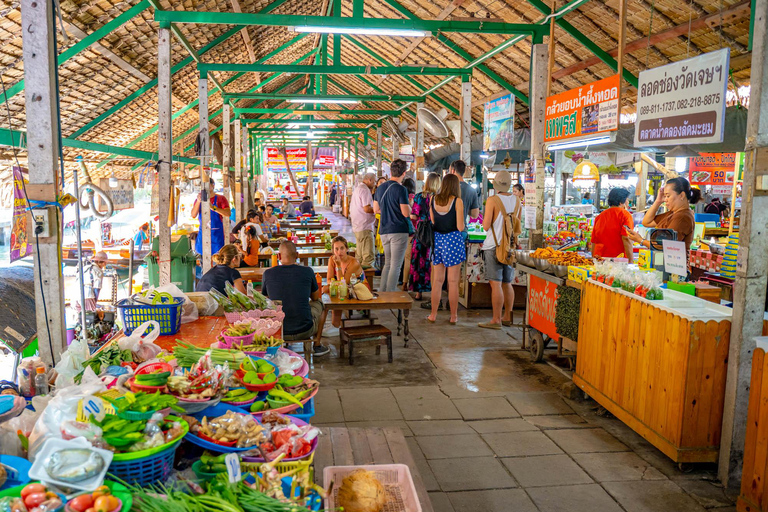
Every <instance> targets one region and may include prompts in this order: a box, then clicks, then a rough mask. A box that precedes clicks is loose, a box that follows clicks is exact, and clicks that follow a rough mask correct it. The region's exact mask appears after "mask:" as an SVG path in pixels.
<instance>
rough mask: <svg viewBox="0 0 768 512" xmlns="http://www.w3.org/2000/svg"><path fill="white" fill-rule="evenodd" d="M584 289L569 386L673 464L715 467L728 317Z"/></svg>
mask: <svg viewBox="0 0 768 512" xmlns="http://www.w3.org/2000/svg"><path fill="white" fill-rule="evenodd" d="M583 288H584V291H583V293H582V299H581V314H580V319H579V356H578V358H577V361H576V373H575V374H574V376H573V382H574V383H576V385H578V386H579V387H580V388H581V389H583V390H584V391H585V392H587V393H588V394H589V395H590V396H591V397H592V398H594V399H595V400H596V401H597V402H598V403H599V404H600V405H602V406H603V407H605V408H606V409H607V410H608V411H610V412H611V413H612V414H613V415H614V416H616V417H617V418H619V419H620V420H621V421H623V422H624V423H625V424H627V425H628V426H629V427H630V428H632V429H633V430H634V431H635V432H637V433H638V434H640V435H641V436H643V437H644V438H645V439H647V440H648V441H649V442H651V443H652V444H653V445H654V446H656V447H657V448H658V449H659V450H661V451H662V452H663V453H664V454H665V455H667V456H668V457H670V458H671V459H672V460H674V461H675V462H717V457H718V450H719V446H720V429H721V424H722V420H723V400H724V396H725V378H726V369H727V359H728V346H729V343H730V331H731V318H730V316H725V314H724V313H722V312H719V311H720V310H717V309H713V310H711V311H713V313H712V314H711V315H709V317H710V318H716V319H717V321H716V320H709V321H705V320H704V318H707V315H706V314H696V315H694V314H692V313H690V312H692V311H693V310H692V309H685V310H683V309H681V310H680V311H685V312H689V314H683V313H678V312H676V311H675V310H674V309H672V307H666V306H664V305H662V304H663V303H667V302H668V301H648V300H646V299H643V298H640V297H637V296H634V295H632V294H629V293H627V292H623V291H620V290H617V289H613V288H609V287H607V286H605V285H603V284H600V283H597V282H595V281H588V282H586V283H584V286H583ZM665 293H668V292H667V291H665ZM669 295H670V296H673V294H669ZM665 298H667V296H666V295H665ZM689 300H693V301H701V299H696V298H695V297H691V298H690V299H689ZM702 302H704V301H702ZM704 304H708V305H709V306H707V307H708V308H719V306H714V305H710V303H707V302H704ZM705 311H710V310H705ZM718 312H719V313H718Z"/></svg>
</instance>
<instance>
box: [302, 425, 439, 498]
mask: <svg viewBox="0 0 768 512" xmlns="http://www.w3.org/2000/svg"><path fill="white" fill-rule="evenodd" d="M322 431H323V433H322V435H321V436H320V440H319V441H318V445H317V450H315V482H316V483H317V484H319V485H322V486H323V487H325V488H326V489H328V483H329V482H324V481H323V469H325V468H326V467H327V466H362V465H370V464H405V465H406V466H408V469H409V470H410V471H411V478H413V484H414V486H415V487H416V494H417V495H418V497H419V502H420V503H421V510H422V512H434V509H433V508H432V503H431V502H430V501H429V494H427V488H426V487H425V486H424V482H423V481H422V479H421V474H419V470H418V468H417V467H416V462H415V461H414V459H413V455H411V451H410V450H409V449H408V444H407V443H406V442H405V437H403V431H402V430H400V429H399V428H397V427H384V428H344V427H331V428H324V429H322Z"/></svg>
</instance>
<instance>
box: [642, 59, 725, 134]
mask: <svg viewBox="0 0 768 512" xmlns="http://www.w3.org/2000/svg"><path fill="white" fill-rule="evenodd" d="M730 55H731V51H730V48H723V49H722V50H718V51H715V52H709V53H705V54H702V55H699V56H698V57H693V58H691V59H686V60H682V61H679V62H673V63H672V64H667V65H666V66H661V67H658V68H653V69H649V70H647V71H643V72H642V73H640V77H639V82H640V83H639V87H638V92H637V121H636V122H635V147H642V146H677V145H680V144H709V143H716V142H722V141H723V124H724V123H725V93H726V91H727V88H728V66H729V62H730Z"/></svg>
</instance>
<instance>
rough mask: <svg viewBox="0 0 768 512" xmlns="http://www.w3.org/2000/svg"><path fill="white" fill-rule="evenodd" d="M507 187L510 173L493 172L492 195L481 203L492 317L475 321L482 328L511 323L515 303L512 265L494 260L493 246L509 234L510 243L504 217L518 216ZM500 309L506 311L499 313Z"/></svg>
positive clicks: (517, 201)
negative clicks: (505, 230)
mask: <svg viewBox="0 0 768 512" xmlns="http://www.w3.org/2000/svg"><path fill="white" fill-rule="evenodd" d="M511 186H512V175H511V174H509V172H508V171H499V172H497V173H496V177H495V178H494V179H493V190H494V192H496V194H495V195H493V196H491V197H489V198H488V201H487V202H486V203H485V214H484V215H483V229H485V230H486V231H487V232H488V234H487V235H486V237H485V242H483V247H482V249H483V263H484V264H485V278H486V279H487V280H488V281H489V282H490V284H491V303H492V305H493V318H492V319H491V321H490V322H485V323H479V324H477V325H478V326H479V327H482V328H484V329H501V326H502V325H512V306H513V304H514V302H515V290H514V289H513V288H512V280H513V279H514V278H515V270H514V269H513V268H512V265H506V264H504V263H501V262H500V261H499V260H498V259H496V247H497V246H498V245H499V244H500V243H501V240H502V237H504V236H512V240H511V241H510V244H514V234H513V233H507V234H506V235H505V233H504V216H505V215H512V216H513V217H515V218H517V219H519V218H520V207H521V205H520V200H519V198H518V197H517V196H516V195H514V194H512V193H511V192H510V191H509V189H510V187H511ZM513 225H514V221H513ZM504 310H506V314H502V313H504Z"/></svg>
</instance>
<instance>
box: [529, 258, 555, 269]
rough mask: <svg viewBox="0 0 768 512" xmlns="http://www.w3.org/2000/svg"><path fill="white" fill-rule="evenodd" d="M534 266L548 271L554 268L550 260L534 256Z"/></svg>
mask: <svg viewBox="0 0 768 512" xmlns="http://www.w3.org/2000/svg"><path fill="white" fill-rule="evenodd" d="M533 266H534V267H536V270H538V271H540V272H547V271H548V270H551V269H552V264H550V263H549V260H545V259H544V258H533Z"/></svg>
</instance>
